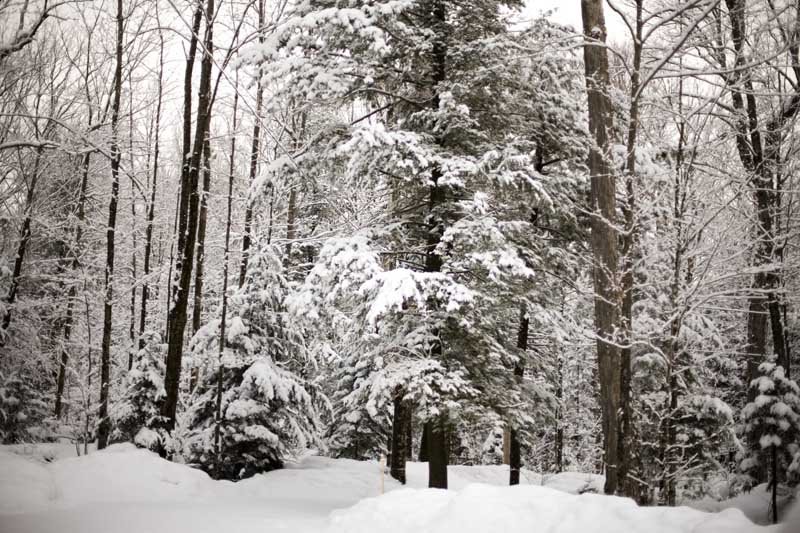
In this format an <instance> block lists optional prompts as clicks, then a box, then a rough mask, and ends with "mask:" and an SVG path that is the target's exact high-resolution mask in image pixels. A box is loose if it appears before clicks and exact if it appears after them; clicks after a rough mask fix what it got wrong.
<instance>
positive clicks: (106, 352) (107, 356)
mask: <svg viewBox="0 0 800 533" xmlns="http://www.w3.org/2000/svg"><path fill="white" fill-rule="evenodd" d="M116 20H117V49H116V67H115V69H114V103H113V105H112V107H111V199H110V200H109V203H108V225H107V226H106V272H105V299H104V301H103V341H102V344H101V352H100V409H99V410H98V413H97V416H98V418H99V425H98V427H97V449H99V450H102V449H103V448H105V447H106V446H107V445H108V438H109V434H110V432H111V421H110V420H109V419H108V393H109V387H110V385H111V383H110V381H111V330H112V327H113V320H112V313H113V309H114V308H113V305H114V302H113V298H114V253H115V249H114V244H115V237H116V227H117V203H118V201H119V168H120V161H121V159H122V154H121V153H120V149H119V110H120V102H121V99H122V44H123V43H122V39H123V13H122V0H117V17H116Z"/></svg>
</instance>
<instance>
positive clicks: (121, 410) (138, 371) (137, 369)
mask: <svg viewBox="0 0 800 533" xmlns="http://www.w3.org/2000/svg"><path fill="white" fill-rule="evenodd" d="M142 342H143V343H144V345H143V347H142V348H141V349H140V350H139V351H138V352H137V353H136V356H135V358H134V361H133V367H132V368H131V369H130V370H129V371H128V373H127V374H126V375H125V378H124V380H123V383H122V387H121V389H122V394H121V398H120V399H119V400H118V401H117V402H116V403H115V404H114V406H113V409H112V411H111V422H112V424H113V430H112V434H111V438H112V440H115V441H130V442H133V443H134V444H136V445H137V446H141V447H143V448H147V449H150V450H157V449H159V448H160V446H161V444H162V442H163V439H162V434H161V432H160V431H159V429H158V428H160V427H163V424H162V420H161V402H162V401H163V400H164V394H165V391H164V371H165V366H164V354H165V346H164V344H162V342H161V335H159V334H158V333H156V332H153V331H146V332H145V333H144V335H143V336H142Z"/></svg>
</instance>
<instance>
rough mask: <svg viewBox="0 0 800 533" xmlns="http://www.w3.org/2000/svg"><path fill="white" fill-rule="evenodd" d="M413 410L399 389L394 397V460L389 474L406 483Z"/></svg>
mask: <svg viewBox="0 0 800 533" xmlns="http://www.w3.org/2000/svg"><path fill="white" fill-rule="evenodd" d="M410 414H411V410H410V406H409V405H408V403H407V402H405V401H404V400H403V392H402V391H398V393H397V394H396V395H395V398H394V417H393V419H392V458H391V459H392V460H391V465H390V469H389V474H390V475H391V476H392V477H393V478H395V479H396V480H397V481H399V482H400V483H402V484H403V485H405V484H406V456H407V450H408V448H409V447H410V446H411V443H410V442H409V441H408V426H410V425H411V417H410Z"/></svg>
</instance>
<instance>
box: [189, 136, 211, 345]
mask: <svg viewBox="0 0 800 533" xmlns="http://www.w3.org/2000/svg"><path fill="white" fill-rule="evenodd" d="M210 189H211V143H210V142H209V141H208V138H206V141H205V143H204V146H203V192H202V196H201V197H200V213H199V217H200V219H199V220H198V222H197V266H196V269H195V274H194V306H193V307H192V333H196V332H197V330H198V329H200V323H201V321H202V318H203V317H202V314H203V275H204V274H205V255H206V253H205V249H206V220H207V218H208V194H209V191H210Z"/></svg>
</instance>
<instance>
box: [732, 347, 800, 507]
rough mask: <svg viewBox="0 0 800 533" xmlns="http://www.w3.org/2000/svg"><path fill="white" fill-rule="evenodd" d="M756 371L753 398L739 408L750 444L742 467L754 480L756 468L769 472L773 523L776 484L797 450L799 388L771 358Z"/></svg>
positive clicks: (776, 491)
mask: <svg viewBox="0 0 800 533" xmlns="http://www.w3.org/2000/svg"><path fill="white" fill-rule="evenodd" d="M758 372H759V377H757V378H756V379H754V380H753V381H752V382H751V384H750V388H751V391H752V396H753V401H752V402H749V403H748V404H747V405H746V406H745V408H744V409H743V410H742V418H743V420H744V432H745V435H746V438H747V442H748V443H752V444H751V446H753V448H751V449H750V450H748V452H749V454H748V456H747V457H746V458H745V459H744V460H743V461H742V470H744V471H745V472H747V473H748V474H751V475H752V477H753V478H755V479H758V477H759V476H757V475H754V474H753V473H754V472H756V471H757V470H758V469H761V470H762V471H767V472H768V478H769V485H770V489H771V492H772V512H773V522H777V512H778V509H777V501H776V500H777V493H778V485H779V484H780V483H781V482H782V481H785V480H786V478H787V475H786V474H787V471H788V470H789V469H790V468H791V467H792V466H793V461H794V459H795V456H796V454H797V453H798V451H800V388H798V386H797V383H795V382H794V381H793V380H791V379H789V378H787V377H786V374H785V372H784V370H783V367H782V366H780V365H778V364H777V363H776V362H775V360H774V357H773V359H772V360H771V361H768V362H766V363H761V365H759V368H758Z"/></svg>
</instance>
